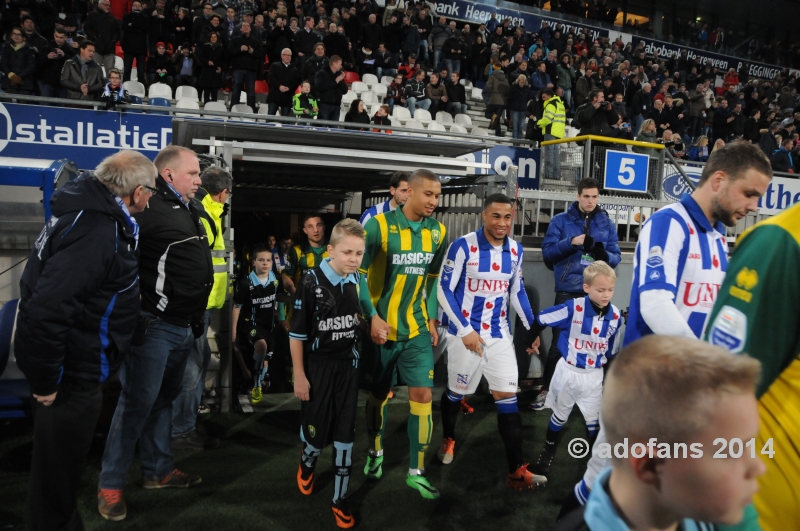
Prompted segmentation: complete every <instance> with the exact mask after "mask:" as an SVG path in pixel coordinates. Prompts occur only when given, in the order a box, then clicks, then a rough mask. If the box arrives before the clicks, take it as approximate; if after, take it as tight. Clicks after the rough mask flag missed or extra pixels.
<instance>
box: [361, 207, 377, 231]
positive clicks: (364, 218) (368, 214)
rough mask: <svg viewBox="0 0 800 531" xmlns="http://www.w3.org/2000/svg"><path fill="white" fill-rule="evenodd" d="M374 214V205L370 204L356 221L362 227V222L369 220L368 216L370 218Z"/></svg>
mask: <svg viewBox="0 0 800 531" xmlns="http://www.w3.org/2000/svg"><path fill="white" fill-rule="evenodd" d="M374 215H375V207H374V206H371V207H369V208H368V209H366V210H365V211H364V213H363V214H361V219H359V220H358V222H359V223H361V226H362V227H363V226H364V224H365V223H366V222H367V221H369V218H371V217H372V216H374Z"/></svg>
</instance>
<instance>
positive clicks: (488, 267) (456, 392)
mask: <svg viewBox="0 0 800 531" xmlns="http://www.w3.org/2000/svg"><path fill="white" fill-rule="evenodd" d="M513 213H514V202H513V200H512V199H510V198H509V197H507V196H505V195H503V194H494V195H491V196H489V197H488V198H486V201H485V203H484V206H483V223H484V225H483V227H481V228H480V229H478V230H477V231H476V232H472V233H470V234H467V235H466V236H463V237H461V238H459V239H457V240H456V241H454V242H453V243H452V244H451V245H450V248H449V249H448V251H447V257H446V259H445V262H444V264H443V265H442V272H441V274H440V276H439V287H438V300H439V304H440V305H441V307H442V308H443V309H444V311H445V313H446V314H447V317H448V321H449V326H448V331H447V345H448V346H447V350H448V363H447V375H448V382H447V390H446V391H445V393H443V394H442V402H441V412H442V426H443V429H444V440H443V441H442V448H441V449H440V450H439V452H438V453H437V456H438V457H439V460H440V461H442V463H444V464H449V463H451V462H452V461H453V456H454V450H455V427H456V420H457V419H458V412H459V409H460V408H461V399H462V398H463V396H464V395H465V394H472V393H474V392H475V389H476V388H477V386H478V384H479V383H480V380H481V376H485V377H486V379H487V381H488V382H489V388H490V389H491V391H492V396H493V397H494V400H495V404H496V405H497V414H498V427H499V428H500V436H501V437H502V439H503V443H504V445H505V448H506V459H507V460H508V479H507V483H508V485H509V486H510V487H512V488H515V489H522V488H525V487H528V488H532V487H535V486H536V485H539V484H543V483H545V482H546V481H547V479H546V478H545V477H542V476H537V475H535V474H533V473H532V472H531V471H530V470H529V469H528V464H527V463H525V462H523V458H522V417H521V416H520V414H519V411H518V409H517V379H518V377H519V371H518V369H517V357H516V353H515V350H514V344H513V342H512V339H511V332H510V328H509V321H510V319H509V302H510V303H511V305H512V306H513V307H514V309H515V310H516V312H517V314H518V315H519V317H520V319H521V320H522V324H523V325H524V326H525V328H528V329H530V328H531V324H532V323H533V322H534V315H533V312H532V311H531V305H530V303H529V302H528V296H527V295H526V293H525V289H524V287H523V283H522V274H521V269H522V245H521V244H520V243H518V242H516V241H514V240H512V239H511V238H509V237H508V233H509V230H510V229H511V224H512V217H513Z"/></svg>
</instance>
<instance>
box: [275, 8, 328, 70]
mask: <svg viewBox="0 0 800 531" xmlns="http://www.w3.org/2000/svg"><path fill="white" fill-rule="evenodd" d="M318 40H319V39H318V38H317V33H316V32H315V31H314V19H313V18H312V17H305V19H303V27H302V28H301V29H299V30H298V31H297V33H295V34H294V49H295V51H296V52H297V70H299V71H302V69H303V66H304V65H305V62H306V61H307V60H308V58H309V57H311V56H312V55H313V54H314V46H315V45H316V44H317V42H318ZM281 60H283V58H281Z"/></svg>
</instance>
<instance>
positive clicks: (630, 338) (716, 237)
mask: <svg viewBox="0 0 800 531" xmlns="http://www.w3.org/2000/svg"><path fill="white" fill-rule="evenodd" d="M771 178H772V169H771V166H770V163H769V161H768V160H767V159H766V157H765V156H764V155H763V153H762V152H761V150H759V149H758V146H754V145H753V144H749V143H746V142H733V143H731V144H728V145H726V146H723V147H721V148H717V149H715V150H714V151H713V152H712V153H711V156H710V157H709V158H708V162H707V163H706V166H705V167H704V168H703V174H702V175H701V176H700V181H699V183H698V185H697V189H696V190H695V191H694V192H692V194H691V195H690V196H685V197H684V198H683V199H682V200H681V201H680V202H679V203H674V204H672V205H669V206H667V207H665V208H662V209H661V210H659V211H658V212H656V213H655V214H653V215H652V216H651V217H650V219H649V220H647V222H646V223H645V225H644V227H642V232H641V234H640V235H639V241H638V243H637V244H636V253H635V255H634V259H633V267H634V273H633V288H632V290H631V301H630V306H629V314H628V321H627V326H626V329H625V338H624V340H623V345H622V346H623V347H624V346H626V345H629V344H630V343H632V342H634V341H636V340H637V339H639V338H641V337H644V336H647V335H650V334H659V335H672V336H684V337H690V338H700V337H702V334H703V332H704V330H705V327H706V324H707V320H708V316H709V314H710V313H711V310H712V308H713V306H714V301H715V300H716V297H717V293H718V291H719V289H720V286H721V285H722V281H723V280H724V278H725V270H726V269H727V266H728V259H727V254H728V244H727V240H726V237H725V232H726V229H725V227H726V226H727V227H733V226H735V225H736V223H737V222H738V221H739V220H740V219H742V218H743V217H745V216H746V215H747V214H748V213H750V212H756V211H757V210H758V200H759V198H760V197H761V196H762V195H764V193H765V192H766V190H767V188H768V187H769V183H770V179H771ZM676 392H680V391H679V390H676ZM603 432H604V430H603V421H602V419H601V420H600V433H599V435H598V437H597V443H600V442H605V435H604V433H603ZM595 447H597V444H595ZM605 465H606V460H605V459H603V458H600V457H598V456H596V455H594V454H593V455H592V458H591V459H590V460H589V464H588V468H587V471H586V473H585V474H584V476H583V479H582V480H581V481H580V482H579V483H578V484H577V485H576V486H575V489H574V495H575V496H574V497H573V498H570V499H568V500H567V501H566V502H565V504H564V506H563V507H562V510H561V514H562V515H563V514H565V513H566V512H567V511H568V510H569V509H570V508H571V507H574V505H576V504H578V503H580V504H581V505H583V504H584V503H586V499H587V498H588V496H589V490H590V488H591V485H592V484H593V482H594V480H595V478H596V477H597V475H598V474H599V473H600V472H601V471H602V469H603V468H604V467H605Z"/></svg>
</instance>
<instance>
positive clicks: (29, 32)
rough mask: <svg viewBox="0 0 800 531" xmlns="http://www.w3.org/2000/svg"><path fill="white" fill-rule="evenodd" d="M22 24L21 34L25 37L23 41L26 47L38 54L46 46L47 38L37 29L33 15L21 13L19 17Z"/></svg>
mask: <svg viewBox="0 0 800 531" xmlns="http://www.w3.org/2000/svg"><path fill="white" fill-rule="evenodd" d="M20 23H21V24H22V35H23V37H25V42H26V43H27V44H28V47H29V48H30V49H31V50H33V51H34V53H36V55H37V56H38V55H39V54H40V53H41V52H42V51H44V49H45V48H47V39H45V38H44V37H42V35H41V34H40V33H39V32H38V31H37V29H36V24H35V22H34V20H33V17H32V16H30V15H22V16H21V17H20Z"/></svg>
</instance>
